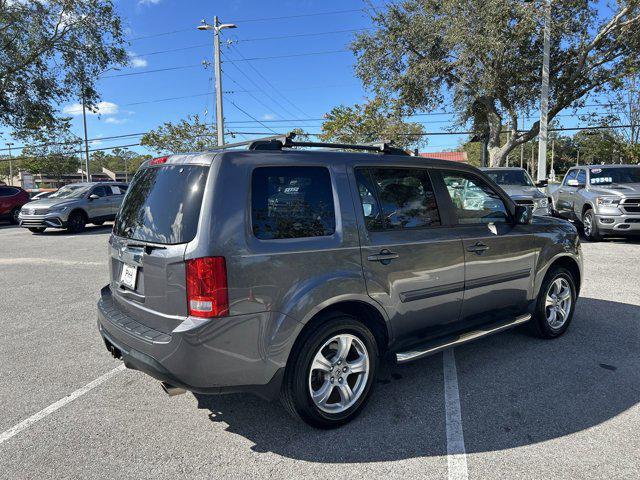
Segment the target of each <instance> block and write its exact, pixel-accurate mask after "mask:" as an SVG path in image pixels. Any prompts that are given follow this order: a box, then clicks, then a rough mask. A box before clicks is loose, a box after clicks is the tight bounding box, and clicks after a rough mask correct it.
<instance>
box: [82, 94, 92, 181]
mask: <svg viewBox="0 0 640 480" xmlns="http://www.w3.org/2000/svg"><path fill="white" fill-rule="evenodd" d="M82 123H83V124H84V155H85V157H84V164H85V168H86V170H87V182H90V181H91V172H90V171H89V140H88V138H87V112H86V109H85V106H84V91H83V92H82Z"/></svg>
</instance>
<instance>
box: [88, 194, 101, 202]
mask: <svg viewBox="0 0 640 480" xmlns="http://www.w3.org/2000/svg"><path fill="white" fill-rule="evenodd" d="M96 198H100V196H99V195H96V194H95V193H92V194H91V195H89V200H95V199H96Z"/></svg>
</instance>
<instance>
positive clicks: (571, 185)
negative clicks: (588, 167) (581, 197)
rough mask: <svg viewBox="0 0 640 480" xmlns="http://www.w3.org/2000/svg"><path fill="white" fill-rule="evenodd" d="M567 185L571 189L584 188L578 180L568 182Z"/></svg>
mask: <svg viewBox="0 0 640 480" xmlns="http://www.w3.org/2000/svg"><path fill="white" fill-rule="evenodd" d="M567 185H568V186H569V187H578V188H582V187H584V183H580V182H578V180H575V179H571V180H567Z"/></svg>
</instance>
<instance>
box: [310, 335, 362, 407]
mask: <svg viewBox="0 0 640 480" xmlns="http://www.w3.org/2000/svg"><path fill="white" fill-rule="evenodd" d="M368 378H369V354H368V353H367V349H366V347H365V346H364V343H363V342H362V340H360V339H359V338H358V337H356V336H354V335H351V334H348V333H341V334H339V335H336V336H334V337H331V338H330V339H329V340H327V341H326V342H325V343H324V344H323V345H322V347H320V349H318V351H317V352H316V355H315V357H313V362H312V363H311V369H310V371H309V393H310V394H311V398H312V400H313V403H314V404H315V405H316V406H317V407H318V408H319V409H320V410H322V411H323V412H327V413H341V412H344V411H345V410H347V409H348V408H349V407H351V406H352V405H353V404H354V403H355V402H356V401H357V400H358V399H359V398H360V396H361V395H362V392H364V389H365V387H366V385H367V379H368Z"/></svg>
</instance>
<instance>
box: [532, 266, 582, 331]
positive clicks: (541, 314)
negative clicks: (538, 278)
mask: <svg viewBox="0 0 640 480" xmlns="http://www.w3.org/2000/svg"><path fill="white" fill-rule="evenodd" d="M576 299H577V290H576V283H575V279H574V278H573V275H571V273H570V272H569V271H568V270H565V269H564V268H560V267H557V268H554V269H552V270H549V272H547V275H546V276H545V278H544V281H543V282H542V286H541V287H540V293H539V294H538V300H537V302H536V309H535V312H534V314H533V318H532V320H531V321H530V322H529V325H530V327H531V329H532V331H533V333H534V334H535V335H536V336H538V337H541V338H556V337H559V336H560V335H562V334H563V333H564V332H566V331H567V328H569V324H570V323H571V320H572V319H573V312H574V310H575V304H576Z"/></svg>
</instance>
